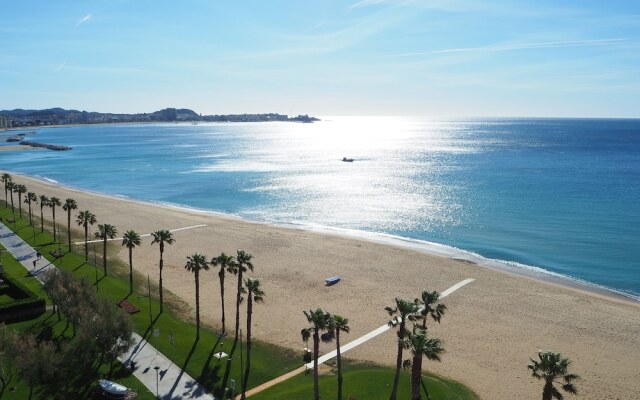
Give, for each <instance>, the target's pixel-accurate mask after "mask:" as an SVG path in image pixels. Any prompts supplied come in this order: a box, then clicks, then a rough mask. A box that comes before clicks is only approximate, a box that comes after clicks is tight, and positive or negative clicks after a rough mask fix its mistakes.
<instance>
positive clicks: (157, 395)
mask: <svg viewBox="0 0 640 400" xmlns="http://www.w3.org/2000/svg"><path fill="white" fill-rule="evenodd" d="M153 369H155V370H156V399H159V398H160V394H159V393H158V371H159V370H160V367H158V366H157V365H156V366H155V367H153Z"/></svg>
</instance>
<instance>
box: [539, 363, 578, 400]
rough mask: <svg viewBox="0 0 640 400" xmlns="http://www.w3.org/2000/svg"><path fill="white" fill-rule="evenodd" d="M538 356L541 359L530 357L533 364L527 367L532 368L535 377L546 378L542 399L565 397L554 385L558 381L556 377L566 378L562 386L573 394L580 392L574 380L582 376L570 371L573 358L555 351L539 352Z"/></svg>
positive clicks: (549, 399)
mask: <svg viewBox="0 0 640 400" xmlns="http://www.w3.org/2000/svg"><path fill="white" fill-rule="evenodd" d="M538 358H539V359H540V361H536V360H534V359H533V358H530V360H531V364H529V365H528V366H527V367H528V368H529V369H530V370H531V375H532V376H533V377H534V378H538V379H542V380H544V388H543V389H542V400H551V399H552V398H554V397H555V398H556V399H558V400H562V399H563V398H564V397H563V396H562V393H560V392H559V391H558V389H556V388H555V386H553V384H554V383H557V382H556V379H562V380H564V383H562V386H561V387H562V390H564V391H565V392H567V393H571V394H577V393H578V390H577V389H576V387H575V386H574V385H573V381H574V380H576V379H580V377H579V376H578V375H576V374H570V373H568V369H569V364H571V360H569V359H568V358H562V355H561V354H560V353H553V352H551V351H546V352H542V351H540V352H538Z"/></svg>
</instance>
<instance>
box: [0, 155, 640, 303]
mask: <svg viewBox="0 0 640 400" xmlns="http://www.w3.org/2000/svg"><path fill="white" fill-rule="evenodd" d="M0 149H1V147H0ZM9 173H11V174H12V175H16V176H20V177H23V178H25V179H31V180H34V181H37V182H40V183H42V184H49V185H53V186H56V187H60V188H63V189H67V190H71V191H75V192H79V193H89V194H92V195H95V196H100V197H103V198H105V199H107V200H124V201H130V202H133V203H136V204H139V205H153V206H157V207H161V208H162V207H164V208H167V209H171V210H176V211H185V212H196V213H201V214H203V215H212V216H216V217H220V218H229V219H232V220H236V221H242V222H245V223H249V224H260V225H265V226H272V227H276V228H283V229H293V230H305V231H308V232H313V233H319V234H323V235H333V236H338V237H342V238H346V239H355V240H363V241H368V242H371V243H377V244H382V245H389V246H397V247H401V248H406V249H410V250H416V251H420V252H423V253H425V254H428V255H433V256H439V257H445V258H448V259H451V260H455V261H461V262H467V263H470V264H472V265H474V266H476V267H479V268H487V269H489V270H493V271H497V272H501V273H506V274H512V275H515V276H519V277H524V278H527V279H532V280H535V281H538V282H542V283H546V284H550V285H556V286H559V287H563V288H568V289H572V290H577V291H580V292H584V293H587V294H590V295H594V296H600V297H604V298H606V299H609V300H614V301H621V302H629V303H630V304H636V305H637V304H640V295H634V294H631V293H626V292H623V291H620V290H618V289H615V288H610V287H606V286H602V285H598V284H596V283H592V282H588V281H584V280H581V279H579V278H575V277H572V276H567V275H563V274H559V273H556V272H553V271H549V270H547V269H545V268H542V267H537V266H533V265H526V264H521V263H518V262H515V261H508V260H497V259H491V258H486V257H484V256H482V255H480V254H478V253H475V252H472V251H468V250H464V249H461V248H458V247H454V246H449V245H446V244H442V243H435V242H429V241H426V240H421V239H415V238H411V237H404V236H397V235H391V234H387V233H382V232H370V231H362V230H356V229H346V228H337V227H331V226H323V225H309V224H307V225H305V224H295V223H275V222H268V221H258V220H250V219H246V218H243V217H240V216H237V215H233V214H227V213H224V212H219V211H214V210H207V209H201V208H196V207H190V206H188V205H180V204H174V203H167V202H162V201H153V200H141V199H135V198H131V197H129V196H125V195H117V194H109V193H103V192H95V191H91V190H87V189H82V188H77V187H73V186H69V185H64V184H61V183H60V182H58V181H56V180H54V179H50V178H46V177H42V176H33V175H27V174H23V173H20V172H9Z"/></svg>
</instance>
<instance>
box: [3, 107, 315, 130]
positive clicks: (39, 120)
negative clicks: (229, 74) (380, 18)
mask: <svg viewBox="0 0 640 400" xmlns="http://www.w3.org/2000/svg"><path fill="white" fill-rule="evenodd" d="M0 117H3V118H2V121H3V125H0V128H3V127H5V128H11V127H24V126H41V125H68V124H98V123H118V122H189V121H190V122H198V121H203V122H268V121H285V122H305V123H309V122H314V121H319V119H318V118H315V117H310V116H308V115H298V116H295V117H289V116H288V115H283V114H277V113H268V114H222V115H202V114H198V113H196V112H195V111H193V110H189V109H187V108H165V109H163V110H159V111H155V112H152V113H139V114H114V113H99V112H88V111H78V110H65V109H64V108H59V107H56V108H48V109H44V110H24V109H21V108H18V109H15V110H2V111H0Z"/></svg>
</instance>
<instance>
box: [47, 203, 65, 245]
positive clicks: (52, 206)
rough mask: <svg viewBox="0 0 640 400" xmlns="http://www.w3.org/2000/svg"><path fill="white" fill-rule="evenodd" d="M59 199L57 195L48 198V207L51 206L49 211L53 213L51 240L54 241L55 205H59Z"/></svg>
mask: <svg viewBox="0 0 640 400" xmlns="http://www.w3.org/2000/svg"><path fill="white" fill-rule="evenodd" d="M61 204H62V203H60V199H59V198H57V197H52V198H50V199H49V203H48V205H49V207H51V212H52V213H53V241H54V242H55V241H56V237H57V236H56V235H57V234H56V206H58V207H59V206H60V205H61Z"/></svg>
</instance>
